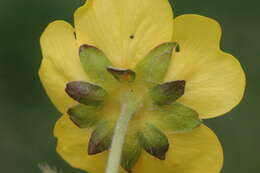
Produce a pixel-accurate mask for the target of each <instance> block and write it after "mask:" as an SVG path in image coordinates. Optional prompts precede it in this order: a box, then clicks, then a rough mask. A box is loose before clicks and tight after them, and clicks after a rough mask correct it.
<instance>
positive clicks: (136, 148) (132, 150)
mask: <svg viewBox="0 0 260 173" xmlns="http://www.w3.org/2000/svg"><path fill="white" fill-rule="evenodd" d="M141 153H142V147H141V145H140V143H139V140H138V137H137V136H136V137H133V139H131V140H130V141H127V142H125V143H124V147H123V151H122V156H121V167H122V168H124V169H125V170H126V171H127V172H128V173H131V172H132V169H133V167H134V166H135V164H136V162H137V161H138V159H139V157H140V155H141Z"/></svg>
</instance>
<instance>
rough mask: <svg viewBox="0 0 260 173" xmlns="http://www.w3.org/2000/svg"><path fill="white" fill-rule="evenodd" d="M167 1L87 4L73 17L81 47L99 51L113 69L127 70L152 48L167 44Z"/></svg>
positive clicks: (101, 0) (100, 0) (119, 0)
mask: <svg viewBox="0 0 260 173" xmlns="http://www.w3.org/2000/svg"><path fill="white" fill-rule="evenodd" d="M172 18H173V14H172V9H171V6H170V4H169V2H168V0H127V1H126V0H109V1H108V0H89V1H87V3H86V4H85V5H84V6H82V7H81V8H79V9H78V10H77V11H76V13H75V26H76V32H77V38H78V40H79V42H80V43H81V44H83V43H84V44H86V43H87V44H91V45H95V46H96V47H98V48H99V49H101V50H103V51H104V52H105V54H106V55H107V56H108V57H109V58H110V60H111V61H112V63H114V65H115V66H117V67H124V68H130V67H133V65H134V64H136V63H137V61H138V60H140V58H143V57H144V56H145V55H146V54H147V53H148V52H149V51H150V50H151V49H152V48H154V47H156V46H158V45H159V44H161V43H163V42H168V41H170V40H171V36H172V25H173V24H172Z"/></svg>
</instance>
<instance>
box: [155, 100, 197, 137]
mask: <svg viewBox="0 0 260 173" xmlns="http://www.w3.org/2000/svg"><path fill="white" fill-rule="evenodd" d="M154 116H156V117H157V118H156V120H154V121H152V123H154V124H156V125H157V126H158V127H160V128H161V129H163V130H166V131H171V132H176V133H178V132H188V131H191V130H192V129H194V128H196V127H198V126H200V125H201V124H202V120H201V119H200V118H199V114H198V113H197V112H196V111H194V110H193V109H191V108H189V107H187V106H184V105H182V104H181V103H178V102H174V103H172V104H171V105H167V106H158V107H157V109H156V112H154Z"/></svg>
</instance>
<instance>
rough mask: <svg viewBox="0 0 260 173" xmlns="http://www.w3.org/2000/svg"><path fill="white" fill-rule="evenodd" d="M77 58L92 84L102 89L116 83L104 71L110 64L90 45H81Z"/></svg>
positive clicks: (104, 56)
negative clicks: (78, 57)
mask: <svg viewBox="0 0 260 173" xmlns="http://www.w3.org/2000/svg"><path fill="white" fill-rule="evenodd" d="M79 56H80V61H81V64H82V66H83V69H84V70H85V72H86V73H87V76H88V78H89V79H90V80H91V81H92V82H94V83H96V84H98V85H101V86H104V87H107V86H109V85H111V83H113V82H116V80H115V79H114V78H113V76H112V75H111V74H110V73H108V72H107V70H106V68H107V67H108V66H111V65H112V63H111V62H110V61H109V59H108V58H107V56H106V55H105V54H104V53H103V52H102V51H101V50H100V49H98V48H96V47H94V46H91V45H82V46H80V48H79Z"/></svg>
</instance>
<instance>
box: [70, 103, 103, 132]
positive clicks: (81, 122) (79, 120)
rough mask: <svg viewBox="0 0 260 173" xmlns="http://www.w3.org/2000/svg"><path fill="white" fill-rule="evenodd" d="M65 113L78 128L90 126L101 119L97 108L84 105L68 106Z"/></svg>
mask: <svg viewBox="0 0 260 173" xmlns="http://www.w3.org/2000/svg"><path fill="white" fill-rule="evenodd" d="M67 113H68V115H69V116H70V119H71V120H72V121H73V122H74V123H75V124H76V125H77V126H78V127H79V128H87V127H92V126H94V125H95V124H97V123H98V122H99V121H100V120H101V119H102V113H101V112H100V110H99V109H97V108H95V107H90V106H85V105H76V106H74V107H72V108H69V109H68V112H67Z"/></svg>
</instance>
